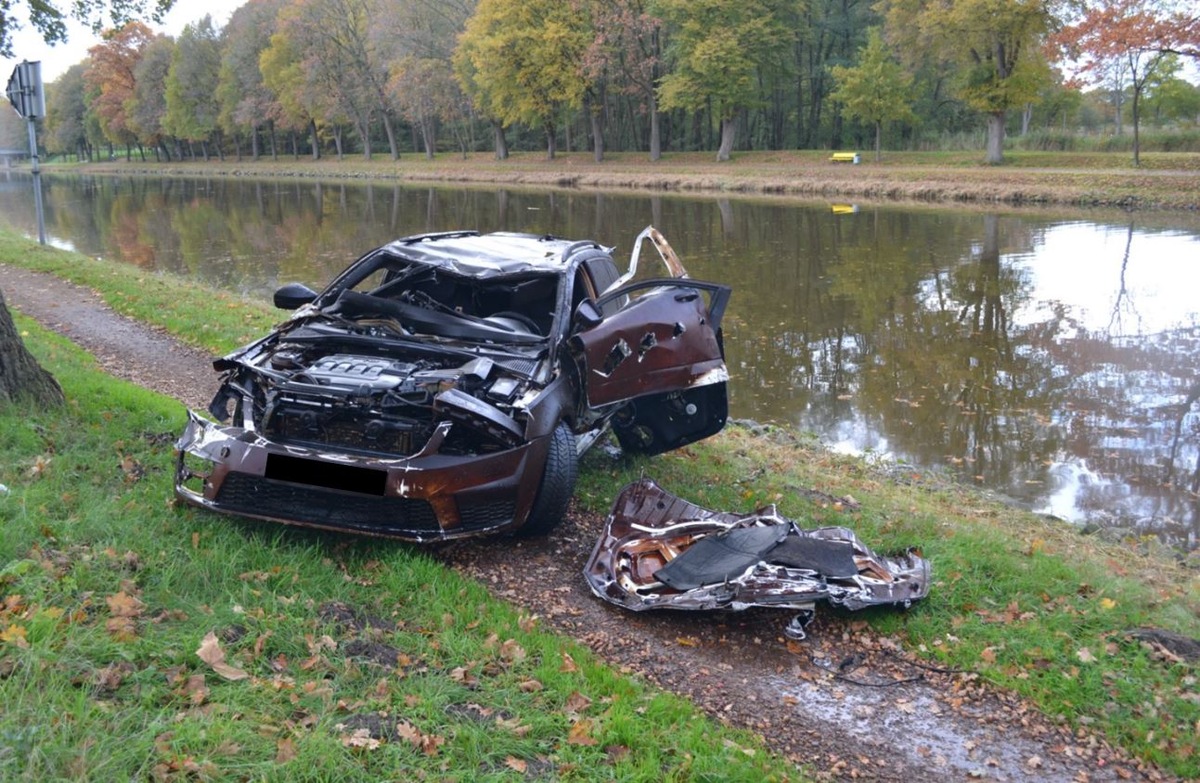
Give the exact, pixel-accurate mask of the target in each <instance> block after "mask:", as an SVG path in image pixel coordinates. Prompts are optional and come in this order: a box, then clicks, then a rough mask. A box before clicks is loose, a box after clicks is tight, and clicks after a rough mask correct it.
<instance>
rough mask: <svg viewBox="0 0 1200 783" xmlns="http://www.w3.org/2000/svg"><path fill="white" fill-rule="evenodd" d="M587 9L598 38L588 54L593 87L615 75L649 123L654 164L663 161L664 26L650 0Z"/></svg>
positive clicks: (593, 3)
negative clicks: (661, 86) (660, 86)
mask: <svg viewBox="0 0 1200 783" xmlns="http://www.w3.org/2000/svg"><path fill="white" fill-rule="evenodd" d="M588 10H589V13H590V20H591V28H592V30H593V31H594V36H593V38H592V41H591V43H590V44H589V45H588V48H587V51H586V52H585V54H584V61H583V63H584V69H585V73H587V74H588V76H589V80H590V81H592V82H595V81H597V80H598V79H599V78H600V77H604V78H605V83H607V82H608V77H610V76H611V77H612V81H613V82H614V83H615V85H616V87H617V89H618V90H619V91H620V92H622V93H624V94H626V95H629V96H632V97H633V98H635V99H637V101H638V110H639V111H640V112H641V113H642V114H644V115H645V116H646V117H647V118H648V119H649V120H650V132H649V138H648V139H647V146H648V149H649V152H650V160H658V159H660V158H661V157H662V123H661V112H660V111H659V106H658V80H659V78H660V77H661V76H662V67H663V63H662V40H663V29H662V26H663V22H662V20H661V19H660V18H659V17H657V16H655V15H654V14H652V13H650V11H649V10H648V8H647V0H589V2H588ZM593 133H595V132H594V131H593Z"/></svg>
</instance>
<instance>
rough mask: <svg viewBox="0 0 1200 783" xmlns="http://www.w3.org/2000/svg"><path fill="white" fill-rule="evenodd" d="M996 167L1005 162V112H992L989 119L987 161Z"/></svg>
mask: <svg viewBox="0 0 1200 783" xmlns="http://www.w3.org/2000/svg"><path fill="white" fill-rule="evenodd" d="M986 162H987V163H989V164H991V165H993V166H995V165H997V164H999V163H1003V162H1004V112H1002V111H997V112H992V113H991V114H989V115H988V118H987V159H986Z"/></svg>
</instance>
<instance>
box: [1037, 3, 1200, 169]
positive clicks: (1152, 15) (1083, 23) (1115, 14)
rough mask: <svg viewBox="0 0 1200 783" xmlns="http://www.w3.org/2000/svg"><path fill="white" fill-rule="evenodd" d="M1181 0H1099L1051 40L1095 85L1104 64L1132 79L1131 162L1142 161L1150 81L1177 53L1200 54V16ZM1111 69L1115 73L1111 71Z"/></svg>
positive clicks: (1130, 84)
mask: <svg viewBox="0 0 1200 783" xmlns="http://www.w3.org/2000/svg"><path fill="white" fill-rule="evenodd" d="M1192 8H1193V10H1192V11H1191V12H1190V13H1189V12H1188V11H1186V10H1185V9H1184V8H1182V7H1181V6H1180V4H1179V3H1178V2H1177V0H1099V1H1098V2H1096V3H1094V4H1088V5H1087V6H1085V8H1084V11H1083V13H1082V15H1081V16H1080V17H1079V18H1078V19H1076V20H1074V21H1073V22H1072V23H1071V24H1068V25H1066V26H1064V27H1063V28H1062V29H1061V30H1059V31H1058V32H1057V33H1055V35H1054V36H1053V38H1052V39H1051V43H1052V45H1054V46H1056V47H1058V49H1059V51H1060V52H1061V53H1062V55H1063V56H1064V57H1066V58H1067V59H1070V60H1072V61H1074V62H1075V63H1077V71H1078V73H1079V74H1080V75H1081V76H1083V77H1084V78H1088V79H1090V80H1091V81H1093V82H1094V83H1098V82H1099V81H1101V80H1102V79H1103V74H1104V73H1105V71H1106V68H1105V66H1106V65H1112V64H1116V65H1118V66H1119V69H1120V71H1121V72H1122V73H1123V74H1124V76H1125V77H1126V78H1127V79H1128V84H1129V87H1130V90H1131V92H1132V99H1133V107H1132V109H1133V117H1132V119H1133V165H1135V166H1137V165H1140V163H1141V158H1140V148H1141V144H1140V139H1139V128H1140V120H1141V99H1142V96H1143V94H1144V92H1145V90H1146V85H1147V84H1149V83H1150V81H1151V80H1152V79H1154V78H1155V76H1156V75H1157V74H1159V73H1160V71H1162V69H1163V68H1164V65H1165V64H1166V63H1167V62H1168V61H1167V58H1168V57H1169V56H1171V55H1172V54H1174V53H1183V54H1187V55H1193V56H1200V16H1197V15H1196V13H1195V11H1194V6H1193V7H1192ZM1109 72H1111V71H1109Z"/></svg>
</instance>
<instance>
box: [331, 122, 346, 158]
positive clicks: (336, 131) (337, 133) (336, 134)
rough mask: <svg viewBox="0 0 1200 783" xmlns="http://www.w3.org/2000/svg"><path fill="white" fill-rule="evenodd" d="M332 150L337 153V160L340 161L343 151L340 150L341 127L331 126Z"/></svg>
mask: <svg viewBox="0 0 1200 783" xmlns="http://www.w3.org/2000/svg"><path fill="white" fill-rule="evenodd" d="M333 149H334V150H335V151H336V152H337V159H338V160H341V159H342V155H344V154H345V153H344V151H343V149H342V126H341V125H334V126H333Z"/></svg>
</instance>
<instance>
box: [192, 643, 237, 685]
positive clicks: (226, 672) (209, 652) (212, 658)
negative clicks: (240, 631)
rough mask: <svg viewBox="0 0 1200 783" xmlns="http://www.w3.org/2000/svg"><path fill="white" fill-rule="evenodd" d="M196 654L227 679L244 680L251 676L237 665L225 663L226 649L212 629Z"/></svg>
mask: <svg viewBox="0 0 1200 783" xmlns="http://www.w3.org/2000/svg"><path fill="white" fill-rule="evenodd" d="M196 655H197V656H199V658H200V660H202V661H204V662H205V663H207V664H208V665H209V666H211V667H212V670H213V671H215V672H216V673H217V674H219V675H221V676H222V677H224V678H225V679H227V680H244V679H246V678H247V677H249V676H250V675H249V674H247V673H246V672H245V671H243V670H241V669H239V668H237V667H236V666H231V665H230V664H228V663H225V651H224V650H222V649H221V642H220V640H219V639H217V635H216V634H215V633H214V632H212V631H209V632H208V634H207V635H206V636H205V637H204V639H203V640H202V641H201V642H200V647H199V648H198V649H197V650H196Z"/></svg>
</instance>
